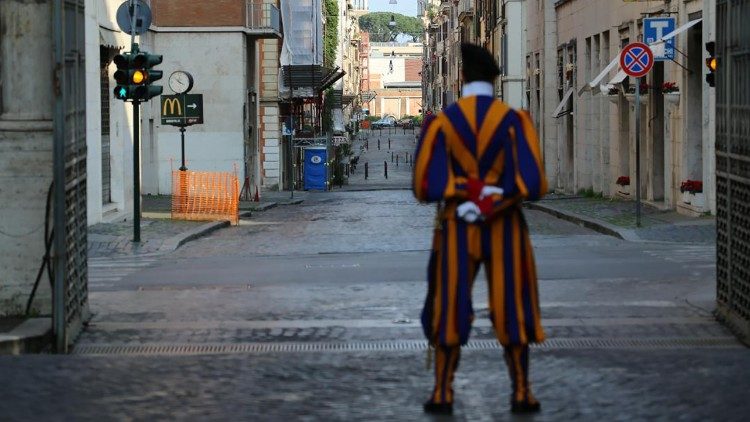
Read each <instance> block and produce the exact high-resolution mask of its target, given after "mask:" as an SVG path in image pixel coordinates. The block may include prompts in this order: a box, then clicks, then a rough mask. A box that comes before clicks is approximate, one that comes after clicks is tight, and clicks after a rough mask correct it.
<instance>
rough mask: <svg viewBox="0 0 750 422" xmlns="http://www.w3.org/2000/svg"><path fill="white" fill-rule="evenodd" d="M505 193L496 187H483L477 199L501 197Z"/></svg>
mask: <svg viewBox="0 0 750 422" xmlns="http://www.w3.org/2000/svg"><path fill="white" fill-rule="evenodd" d="M503 193H505V191H504V190H503V188H500V187H497V186H485V187H483V188H482V192H481V193H480V194H479V199H484V198H486V197H488V196H492V195H502V194H503Z"/></svg>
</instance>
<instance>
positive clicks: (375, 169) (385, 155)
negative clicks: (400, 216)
mask: <svg viewBox="0 0 750 422" xmlns="http://www.w3.org/2000/svg"><path fill="white" fill-rule="evenodd" d="M416 133H417V130H406V131H404V130H403V129H401V128H390V129H383V130H374V131H369V130H365V131H363V132H361V133H360V136H359V137H358V138H357V139H356V140H355V141H354V143H353V145H352V150H353V151H354V153H355V155H359V163H358V164H357V168H356V170H355V171H354V172H353V173H352V174H351V175H350V176H349V184H348V185H347V186H345V189H349V190H350V189H361V188H363V187H366V188H370V189H388V188H405V189H410V187H411V179H412V171H413V170H412V169H413V168H412V165H411V161H412V159H413V155H414V151H415V149H416V146H417V144H416V140H415V134H416ZM389 140H390V142H389ZM378 144H379V145H380V146H379V147H378ZM397 157H398V163H397V162H396V160H397ZM386 163H387V166H388V178H386V177H385V167H386ZM365 164H368V165H369V171H368V177H367V179H365ZM336 189H337V188H334V190H336Z"/></svg>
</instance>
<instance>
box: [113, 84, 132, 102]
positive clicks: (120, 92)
mask: <svg viewBox="0 0 750 422" xmlns="http://www.w3.org/2000/svg"><path fill="white" fill-rule="evenodd" d="M128 92H129V91H128V88H127V87H126V86H117V87H115V92H114V93H115V98H117V99H118V100H128V99H129V98H128Z"/></svg>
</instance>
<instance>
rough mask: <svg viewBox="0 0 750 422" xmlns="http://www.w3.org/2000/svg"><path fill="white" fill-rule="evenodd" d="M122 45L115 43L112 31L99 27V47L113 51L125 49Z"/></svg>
mask: <svg viewBox="0 0 750 422" xmlns="http://www.w3.org/2000/svg"><path fill="white" fill-rule="evenodd" d="M122 44H123V43H121V42H118V41H117V38H116V37H115V32H114V31H110V30H109V29H106V28H102V27H101V26H100V27H99V45H101V46H104V47H107V48H112V49H115V50H121V49H123V48H125V46H124V45H122Z"/></svg>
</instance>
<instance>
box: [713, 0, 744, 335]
mask: <svg viewBox="0 0 750 422" xmlns="http://www.w3.org/2000/svg"><path fill="white" fill-rule="evenodd" d="M716 9H717V22H716V28H717V31H716V53H717V57H718V60H719V68H718V71H717V74H716V208H717V216H716V226H717V236H716V249H717V262H716V273H717V286H716V288H717V291H716V300H717V302H718V314H719V316H720V317H721V318H722V319H723V320H724V321H725V322H727V323H728V325H729V326H730V327H732V328H733V329H734V330H735V331H736V332H737V333H738V334H739V336H740V338H741V339H742V340H744V341H745V342H746V343H748V344H750V217H749V215H750V146H749V145H750V26H748V25H747V24H746V22H747V19H750V0H731V1H730V0H719V1H718V2H717V4H716Z"/></svg>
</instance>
